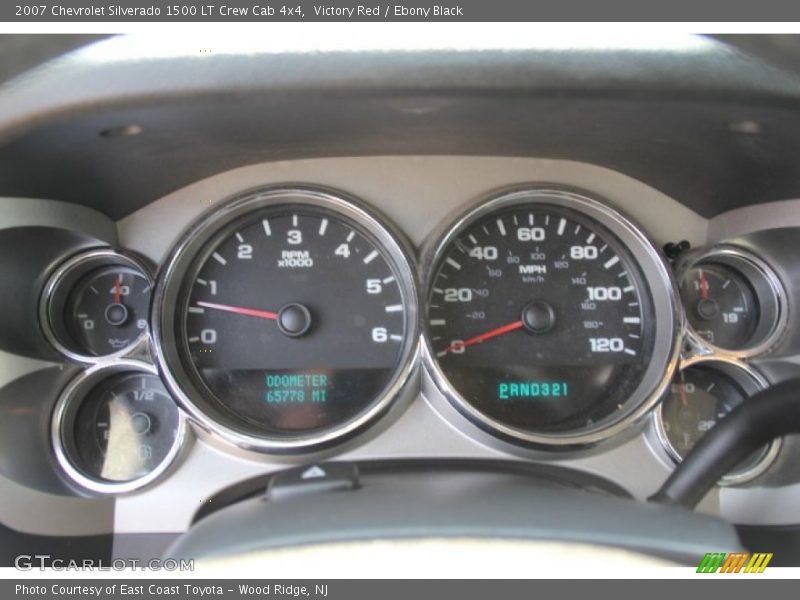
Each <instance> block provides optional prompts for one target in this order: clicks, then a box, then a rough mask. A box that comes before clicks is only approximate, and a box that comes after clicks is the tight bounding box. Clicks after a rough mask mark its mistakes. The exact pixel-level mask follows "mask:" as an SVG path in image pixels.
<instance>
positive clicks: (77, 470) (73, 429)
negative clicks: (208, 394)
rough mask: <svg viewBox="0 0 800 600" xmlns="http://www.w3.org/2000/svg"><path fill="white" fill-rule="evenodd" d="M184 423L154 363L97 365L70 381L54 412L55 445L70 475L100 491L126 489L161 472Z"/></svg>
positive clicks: (174, 449) (181, 435)
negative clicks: (157, 373)
mask: <svg viewBox="0 0 800 600" xmlns="http://www.w3.org/2000/svg"><path fill="white" fill-rule="evenodd" d="M184 437H185V425H184V421H183V418H182V415H181V413H180V411H179V410H178V407H177V405H176V404H175V402H174V400H173V399H172V397H171V396H170V395H169V393H168V392H167V391H166V389H165V388H164V386H163V384H162V383H161V380H160V379H159V378H158V376H157V375H156V374H155V369H154V368H153V367H152V366H151V365H147V364H145V363H139V362H136V361H118V362H117V363H115V364H114V366H112V367H105V366H96V367H93V368H91V369H88V370H87V371H86V372H85V373H83V374H82V375H80V376H78V378H77V379H76V380H75V381H74V382H73V383H72V384H71V385H70V386H68V388H67V390H65V392H64V394H63V395H62V397H61V399H60V400H59V402H58V404H57V406H56V410H55V413H54V421H53V446H54V449H55V452H56V457H57V459H58V461H59V463H60V465H61V467H62V469H63V470H64V472H65V473H66V475H67V476H68V477H69V478H70V480H72V482H73V483H76V484H77V485H78V486H79V487H81V488H83V489H86V490H89V491H93V492H97V493H123V492H127V491H131V490H133V489H136V488H138V487H141V486H143V485H145V484H147V483H149V482H151V481H152V480H153V479H155V478H156V477H158V476H159V475H161V474H162V473H163V472H164V471H165V470H166V468H167V467H168V466H169V465H170V464H171V463H172V461H173V459H174V458H175V456H176V454H177V452H178V450H179V449H180V446H181V444H182V441H183V438H184Z"/></svg>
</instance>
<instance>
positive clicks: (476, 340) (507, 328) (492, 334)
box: [439, 321, 525, 354]
mask: <svg viewBox="0 0 800 600" xmlns="http://www.w3.org/2000/svg"><path fill="white" fill-rule="evenodd" d="M522 327H525V323H523V322H522V321H514V322H513V323H509V324H508V325H503V326H502V327H498V328H497V329H492V330H491V331H487V332H486V333H482V334H480V335H476V336H475V337H472V338H469V339H468V340H464V341H463V342H455V343H453V344H450V345H449V346H448V347H447V348H445V349H444V350H443V351H442V352H440V353H439V354H446V353H448V352H452V351H453V350H460V349H461V348H466V347H467V346H472V345H474V344H480V343H481V342H485V341H486V340H490V339H492V338H496V337H497V336H500V335H503V334H505V333H510V332H511V331H516V330H517V329H520V328H522Z"/></svg>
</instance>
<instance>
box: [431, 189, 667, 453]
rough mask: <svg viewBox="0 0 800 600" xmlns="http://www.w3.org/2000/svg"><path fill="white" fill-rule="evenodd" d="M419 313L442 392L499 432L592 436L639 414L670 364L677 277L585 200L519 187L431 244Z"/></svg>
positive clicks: (540, 439)
mask: <svg viewBox="0 0 800 600" xmlns="http://www.w3.org/2000/svg"><path fill="white" fill-rule="evenodd" d="M427 299H428V312H427V317H426V319H425V322H426V323H425V325H426V329H427V331H426V340H427V345H428V352H429V355H430V356H429V359H430V360H429V366H430V368H431V370H432V373H433V376H434V379H435V380H436V381H437V383H439V387H440V389H441V391H443V392H444V395H445V396H446V397H447V398H448V399H449V400H450V401H451V402H452V403H453V404H454V405H455V406H456V408H457V409H459V411H460V412H462V413H464V414H465V415H466V416H467V417H469V418H470V419H472V420H473V421H474V422H475V423H476V424H477V425H479V426H481V427H483V428H484V429H488V430H489V431H490V432H491V433H493V434H496V435H499V436H501V437H503V438H510V439H511V440H513V441H518V442H526V443H529V444H534V445H540V444H541V445H553V444H555V445H567V444H580V443H589V442H593V441H598V440H599V439H602V438H604V437H606V436H608V435H611V434H612V433H613V432H614V431H616V430H618V429H620V428H621V427H622V426H624V423H627V422H629V421H630V420H631V419H633V418H635V417H637V416H639V415H641V414H642V413H643V412H644V411H645V410H647V408H649V407H651V406H652V405H653V404H654V403H655V402H656V401H657V400H658V396H659V393H660V391H661V390H663V389H664V387H665V386H666V384H667V382H668V379H666V376H667V374H668V373H670V372H671V370H672V369H673V368H674V363H675V360H676V350H677V344H676V332H677V317H676V309H675V300H674V292H673V288H672V284H671V280H670V277H669V273H668V271H667V269H666V267H665V265H664V263H663V262H662V261H661V259H660V257H659V256H658V255H657V252H656V251H655V250H654V248H653V246H652V245H651V244H650V243H649V242H648V241H647V239H646V238H645V237H644V236H643V235H642V234H641V233H640V231H639V230H638V229H636V228H635V227H634V226H633V225H632V224H631V223H630V222H628V221H627V220H626V219H625V218H623V217H622V216H621V215H619V214H618V213H616V212H615V211H613V210H611V209H609V208H608V207H606V206H604V205H602V204H601V203H599V202H597V201H595V200H593V199H590V198H587V197H585V196H583V195H580V194H576V193H573V192H568V191H564V190H557V189H528V190H518V191H513V192H509V193H507V194H504V195H502V196H500V197H498V198H494V199H492V200H490V201H489V202H487V203H484V204H482V205H480V206H479V207H478V208H477V209H474V210H472V211H470V212H469V213H468V214H467V215H465V216H463V217H462V218H461V219H460V220H459V221H458V222H457V224H456V226H455V227H453V228H452V229H451V230H450V231H449V232H448V233H447V234H446V235H445V236H444V238H443V239H442V241H441V242H440V243H439V244H438V245H437V246H436V249H435V255H434V256H433V257H432V258H431V269H430V271H429V273H428V288H427Z"/></svg>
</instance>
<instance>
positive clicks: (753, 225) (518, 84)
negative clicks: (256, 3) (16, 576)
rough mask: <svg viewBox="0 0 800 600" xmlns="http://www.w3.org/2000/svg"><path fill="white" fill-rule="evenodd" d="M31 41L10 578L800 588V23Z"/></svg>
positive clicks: (7, 329)
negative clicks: (591, 571)
mask: <svg viewBox="0 0 800 600" xmlns="http://www.w3.org/2000/svg"><path fill="white" fill-rule="evenodd" d="M0 47H2V49H3V57H4V58H3V60H2V62H3V64H2V66H0V80H1V82H2V83H1V87H0V303H2V304H1V305H2V310H0V564H2V566H14V565H15V560H16V559H17V557H18V556H19V555H21V554H25V555H35V554H42V553H44V554H47V555H48V556H49V557H50V560H52V559H62V560H67V561H80V560H83V559H92V560H103V561H110V560H113V559H115V558H124V559H133V558H141V559H143V560H149V559H152V558H160V557H173V558H191V559H197V560H198V561H201V562H203V563H204V564H207V565H209V566H210V567H211V568H222V569H226V568H236V569H246V568H247V567H248V565H251V566H252V565H263V564H265V563H264V561H266V560H269V561H272V562H271V563H269V564H272V565H278V566H280V567H281V568H282V569H288V570H286V571H283V572H285V573H291V572H297V573H302V572H303V571H302V569H303V568H305V567H304V565H305V566H307V565H308V564H310V563H313V564H315V565H318V567H319V568H320V569H322V571H321V572H322V573H337V572H338V573H342V572H345V573H346V572H348V571H347V569H348V568H351V569H352V565H354V564H359V563H360V564H363V561H364V560H367V561H369V562H368V564H369V565H371V566H370V569H369V573H367V575H366V576H379V575H380V574H382V573H388V574H394V575H397V573H398V568H399V567H398V565H399V564H402V565H404V566H403V573H404V574H411V575H413V574H420V573H422V574H430V575H434V576H447V575H454V576H481V575H501V576H502V575H513V576H516V577H520V576H522V577H525V576H527V575H526V573H528V572H529V570H530V568H531V567H530V565H531V564H535V563H537V562H538V564H541V561H547V560H554V557H568V558H569V560H572V561H587V562H589V561H591V562H592V563H593V564H605V563H609V564H617V565H619V564H630V565H684V566H693V567H695V566H697V564H698V563H699V562H700V560H701V559H702V558H703V556H704V555H705V554H706V553H709V552H745V551H746V552H759V553H770V554H771V558H770V559H769V560H770V561H771V562H769V564H770V565H771V566H800V438H798V434H800V253H798V247H800V111H798V106H799V105H800V104H799V103H800V38H798V37H796V36H779V35H760V36H759V35H739V36H700V35H654V36H646V35H630V36H628V37H625V36H621V37H620V38H619V39H617V38H611V37H610V36H603V35H602V34H597V35H594V36H580V35H575V36H563V35H552V36H548V35H537V36H530V35H526V32H525V25H524V24H518V25H517V26H513V27H512V26H509V27H508V28H505V29H503V28H498V30H497V31H496V32H487V34H486V36H482V37H481V39H476V38H475V36H473V35H469V33H468V30H459V29H458V28H451V29H444V30H442V33H441V35H436V36H434V35H429V36H426V35H421V34H420V35H416V36H410V35H405V34H404V33H403V30H402V29H399V28H398V29H391V28H387V29H380V30H376V31H374V32H372V33H371V34H370V35H364V36H358V35H353V36H347V35H336V36H319V37H316V36H296V35H291V34H288V33H287V34H286V35H284V36H275V37H270V36H262V35H255V34H254V35H241V36H235V37H234V36H228V37H225V36H222V35H220V36H219V37H218V38H215V37H214V36H210V37H206V38H203V39H202V40H200V39H195V38H190V37H180V36H178V37H175V38H172V37H169V36H159V35H147V36H145V35H121V36H84V35H47V36H39V35H20V36H16V35H6V36H2V37H1V38H0ZM443 555H448V556H451V557H453V560H451V561H447V564H443V561H441V560H438V559H437V557H441V556H443ZM398 561H402V562H398ZM532 561H533V562H532ZM465 564H470V565H474V570H473V568H472V567H470V569H469V573H465V572H464V565H465ZM372 565H374V570H373V567H372ZM459 565H460V566H459ZM764 567H766V564H764ZM293 570H294V571H293Z"/></svg>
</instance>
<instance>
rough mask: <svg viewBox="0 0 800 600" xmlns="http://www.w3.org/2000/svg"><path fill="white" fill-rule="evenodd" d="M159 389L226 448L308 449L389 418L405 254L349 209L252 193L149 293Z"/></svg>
mask: <svg viewBox="0 0 800 600" xmlns="http://www.w3.org/2000/svg"><path fill="white" fill-rule="evenodd" d="M155 306H156V310H157V311H159V314H158V316H157V317H156V319H155V326H156V336H157V339H160V340H161V343H160V344H159V346H160V347H161V348H162V349H163V355H162V356H160V358H159V360H160V361H161V363H162V366H163V368H164V371H165V372H166V374H167V381H168V382H169V384H170V386H171V389H173V391H174V392H175V394H176V396H177V397H179V398H181V400H182V402H183V403H184V404H185V405H186V406H187V410H189V411H190V412H192V414H193V415H194V416H195V417H197V418H198V419H200V420H201V421H202V422H204V423H206V424H207V426H208V427H209V428H210V429H211V430H212V431H215V432H217V433H219V434H220V435H221V436H223V437H224V438H226V439H228V440H229V441H232V442H234V443H237V444H240V445H245V446H247V447H250V448H253V449H258V450H264V451H276V452H280V451H285V452H293V451H295V452H296V451H305V450H309V449H311V448H316V447H320V446H325V445H329V444H331V443H333V442H334V441H337V440H340V439H342V438H343V437H345V436H347V435H349V434H351V433H354V432H355V431H356V430H361V429H363V428H364V427H365V426H366V424H368V423H371V422H372V421H374V420H375V419H376V418H377V417H378V416H380V415H382V414H384V413H385V412H386V411H387V410H388V408H389V406H390V405H391V404H393V401H394V400H396V399H397V395H398V390H399V388H400V386H402V385H403V384H404V383H405V382H406V381H407V379H408V377H409V374H410V369H411V367H412V358H413V354H414V349H415V337H416V335H417V334H416V332H417V325H416V322H417V319H416V311H417V302H416V294H415V288H414V275H413V271H412V268H411V266H410V263H409V260H408V254H407V252H406V250H405V249H404V248H403V246H402V245H401V243H400V242H399V241H398V240H397V238H396V237H395V236H394V235H393V234H391V233H390V232H389V231H388V230H387V229H386V227H385V226H384V225H383V224H381V223H380V222H379V221H377V219H376V218H375V217H373V216H372V215H371V214H369V213H367V212H366V211H365V210H363V209H362V208H360V207H359V206H357V205H355V204H353V203H352V202H351V201H350V200H345V199H343V198H341V197H339V196H337V195H333V194H331V193H328V192H325V191H321V190H312V189H290V190H269V191H266V192H261V193H254V194H248V195H247V196H245V197H243V198H239V199H236V200H234V201H233V202H232V203H231V204H228V205H226V206H225V207H224V208H223V209H221V210H218V211H215V212H213V213H212V214H211V215H210V216H208V217H206V218H204V219H202V220H201V221H200V222H199V223H198V224H196V225H195V226H194V227H193V228H192V230H191V231H190V233H189V234H188V235H187V237H186V238H185V239H184V241H183V242H182V243H181V244H180V245H179V246H178V248H177V249H176V250H175V251H174V252H173V256H172V257H171V258H170V260H169V263H168V267H167V269H166V277H165V278H164V279H163V280H162V281H160V282H159V286H158V289H157V291H156V302H155Z"/></svg>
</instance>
